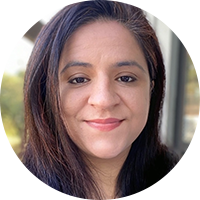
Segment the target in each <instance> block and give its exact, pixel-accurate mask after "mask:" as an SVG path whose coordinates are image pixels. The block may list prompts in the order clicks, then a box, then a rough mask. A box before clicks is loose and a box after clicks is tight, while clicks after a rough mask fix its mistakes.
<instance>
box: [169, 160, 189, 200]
mask: <svg viewBox="0 0 200 200" xmlns="http://www.w3.org/2000/svg"><path fill="white" fill-rule="evenodd" d="M174 196H175V184H172V185H168V196H167V198H166V200H171V199H174ZM177 199H178V200H191V199H192V166H189V165H186V164H185V163H183V162H181V163H180V169H179V186H178V198H177Z"/></svg>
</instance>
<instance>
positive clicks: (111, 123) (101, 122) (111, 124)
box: [85, 118, 124, 132]
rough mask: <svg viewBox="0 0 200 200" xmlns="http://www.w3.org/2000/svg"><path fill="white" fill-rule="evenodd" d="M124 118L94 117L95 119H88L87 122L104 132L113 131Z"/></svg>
mask: <svg viewBox="0 0 200 200" xmlns="http://www.w3.org/2000/svg"><path fill="white" fill-rule="evenodd" d="M123 121H124V119H122V120H121V119H117V118H107V119H93V120H88V121H87V120H86V121H85V122H86V123H87V124H88V125H89V126H90V127H92V128H94V129H97V130H99V131H102V132H108V131H111V130H113V129H115V128H117V127H119V126H120V125H121V124H122V122H123Z"/></svg>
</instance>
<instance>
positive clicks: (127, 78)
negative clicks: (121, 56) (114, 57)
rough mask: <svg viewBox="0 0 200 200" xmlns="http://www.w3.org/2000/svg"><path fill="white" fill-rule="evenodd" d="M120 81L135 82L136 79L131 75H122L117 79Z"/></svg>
mask: <svg viewBox="0 0 200 200" xmlns="http://www.w3.org/2000/svg"><path fill="white" fill-rule="evenodd" d="M117 80H118V81H120V82H125V83H128V82H133V81H135V80H136V79H135V78H133V77H131V76H121V77H119V78H118V79H117Z"/></svg>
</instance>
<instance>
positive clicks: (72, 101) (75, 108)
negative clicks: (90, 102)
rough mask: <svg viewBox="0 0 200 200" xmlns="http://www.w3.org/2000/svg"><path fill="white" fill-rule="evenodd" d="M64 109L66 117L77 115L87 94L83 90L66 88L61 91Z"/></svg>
mask: <svg viewBox="0 0 200 200" xmlns="http://www.w3.org/2000/svg"><path fill="white" fill-rule="evenodd" d="M60 94H61V105H62V111H63V114H64V115H65V117H73V116H75V115H76V114H77V113H78V112H79V111H80V109H81V108H82V107H83V105H84V102H85V95H84V93H83V92H80V91H79V92H72V91H70V90H67V89H64V90H62V91H61V92H60Z"/></svg>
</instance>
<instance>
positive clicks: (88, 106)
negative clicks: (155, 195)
mask: <svg viewBox="0 0 200 200" xmlns="http://www.w3.org/2000/svg"><path fill="white" fill-rule="evenodd" d="M59 85H60V96H61V106H62V114H63V117H64V120H65V123H66V127H67V130H68V134H69V136H70V138H71V139H72V140H73V141H74V143H75V144H76V145H77V146H78V147H79V148H80V149H81V150H82V152H84V153H85V154H86V155H88V156H93V157H96V158H102V159H109V158H115V157H117V156H119V155H121V154H123V153H124V152H127V151H128V150H129V149H130V147H131V144H132V143H133V142H134V140H135V139H136V138H137V137H138V136H139V134H140V133H141V131H142V130H143V128H144V126H145V124H146V122H147V117H148V111H149V103H150V78H149V73H148V68H147V63H146V61H145V58H144V55H143V53H142V51H141V49H140V47H139V45H138V43H137V41H136V39H135V38H134V36H133V35H132V34H131V33H130V32H129V30H128V29H126V28H125V27H124V26H122V25H121V24H119V23H118V22H115V21H107V22H106V21H98V22H93V23H91V24H88V25H84V26H82V27H80V28H79V29H78V31H76V32H75V33H74V34H73V35H72V36H71V37H70V39H69V40H68V41H67V43H66V45H65V47H64V50H63V52H62V55H61V59H60V63H59Z"/></svg>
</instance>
